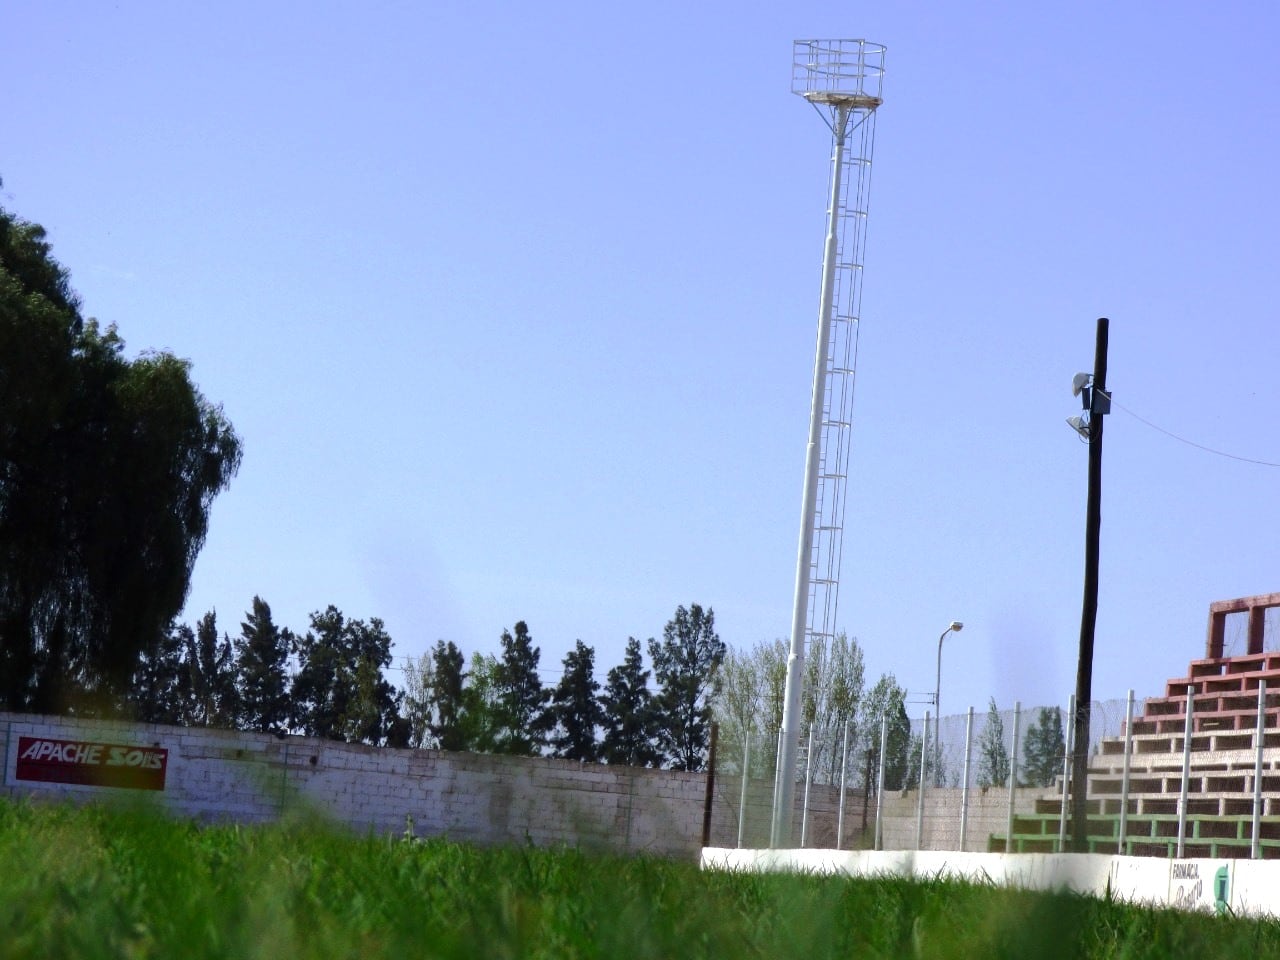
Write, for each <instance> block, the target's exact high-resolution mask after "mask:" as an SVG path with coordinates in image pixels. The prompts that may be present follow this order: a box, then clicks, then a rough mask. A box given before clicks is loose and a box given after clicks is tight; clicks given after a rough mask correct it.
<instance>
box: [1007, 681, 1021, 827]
mask: <svg viewBox="0 0 1280 960" xmlns="http://www.w3.org/2000/svg"><path fill="white" fill-rule="evenodd" d="M1021 719H1022V701H1021V700H1015V701H1014V702H1013V750H1012V752H1011V753H1010V754H1009V824H1008V827H1007V828H1006V830H1005V834H1004V852H1005V853H1013V852H1015V851H1014V849H1013V807H1014V803H1015V801H1016V800H1017V790H1018V723H1019V722H1020V721H1021Z"/></svg>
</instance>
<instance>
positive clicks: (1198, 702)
mask: <svg viewBox="0 0 1280 960" xmlns="http://www.w3.org/2000/svg"><path fill="white" fill-rule="evenodd" d="M1274 607H1280V594H1275V593H1273V594H1265V595H1263V596H1257V597H1242V598H1240V599H1237V600H1225V601H1218V602H1216V603H1213V604H1211V605H1210V607H1209V632H1208V639H1207V642H1206V645H1205V654H1206V655H1205V657H1204V658H1203V659H1200V660H1193V661H1191V663H1190V665H1189V668H1188V672H1187V676H1185V677H1176V678H1173V679H1170V680H1169V681H1168V682H1167V683H1166V686H1165V694H1164V696H1161V697H1151V698H1149V699H1148V700H1147V701H1146V703H1145V704H1144V705H1143V710H1142V714H1141V715H1140V716H1138V717H1134V718H1133V719H1132V721H1131V726H1132V730H1131V731H1129V733H1131V740H1132V748H1131V750H1132V752H1131V754H1130V757H1129V792H1128V803H1127V808H1128V809H1127V813H1126V823H1125V841H1124V846H1123V849H1120V839H1119V838H1120V814H1121V809H1120V808H1121V803H1122V802H1123V780H1124V755H1125V743H1126V737H1125V735H1124V734H1123V733H1122V734H1121V735H1120V736H1116V737H1108V738H1104V739H1103V740H1102V742H1101V743H1100V745H1099V748H1098V750H1097V751H1096V752H1095V753H1094V754H1093V755H1092V756H1091V757H1090V761H1089V776H1088V785H1087V797H1088V800H1087V810H1088V819H1087V823H1088V831H1087V832H1088V848H1089V850H1090V852H1096V853H1121V854H1127V855H1131V856H1144V855H1145V856H1162V857H1167V856H1174V855H1175V854H1176V852H1177V834H1178V812H1179V811H1178V803H1179V799H1180V795H1181V791H1182V761H1183V751H1184V745H1185V740H1186V729H1187V700H1188V696H1190V698H1191V706H1192V711H1191V713H1192V717H1191V753H1190V764H1189V768H1190V773H1189V777H1188V788H1187V809H1186V820H1187V823H1186V836H1185V841H1184V854H1185V855H1186V856H1188V857H1200V856H1203V857H1249V856H1250V854H1251V845H1252V829H1253V815H1254V787H1255V775H1256V774H1255V769H1256V763H1257V754H1256V744H1255V739H1256V737H1257V736H1258V731H1257V722H1258V693H1259V688H1260V686H1261V684H1262V683H1263V682H1264V681H1265V683H1266V693H1265V702H1264V705H1263V712H1264V723H1263V730H1262V747H1263V754H1262V773H1261V787H1262V790H1261V794H1262V799H1261V811H1260V814H1261V819H1260V825H1259V836H1260V850H1259V852H1260V855H1261V856H1262V857H1263V858H1264V859H1280V653H1275V652H1272V653H1268V652H1264V650H1263V645H1264V644H1263V641H1264V630H1263V625H1264V622H1265V621H1264V618H1265V612H1266V610H1268V609H1271V608H1274ZM1237 614H1239V615H1245V616H1247V617H1248V643H1247V650H1246V652H1245V653H1244V654H1241V655H1238V656H1224V647H1225V642H1224V641H1225V633H1226V622H1227V617H1229V616H1231V615H1237ZM1061 823H1062V796H1061V783H1059V784H1058V786H1057V791H1056V793H1054V794H1052V795H1050V794H1048V793H1046V795H1045V796H1044V797H1042V798H1041V799H1039V800H1037V801H1036V807H1035V812H1034V813H1032V814H1027V815H1024V816H1019V817H1015V818H1014V823H1013V836H1012V837H1011V838H1008V837H1005V836H1004V835H998V834H997V835H992V837H991V838H990V841H989V843H988V849H989V850H992V851H1014V852H1023V853H1032V852H1055V851H1057V850H1058V849H1059V846H1060V841H1059V838H1060V834H1061Z"/></svg>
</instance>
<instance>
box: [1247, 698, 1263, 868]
mask: <svg viewBox="0 0 1280 960" xmlns="http://www.w3.org/2000/svg"><path fill="white" fill-rule="evenodd" d="M1266 736H1267V681H1266V680H1259V681H1258V725H1257V727H1256V729H1255V730H1254V734H1253V833H1252V834H1251V836H1252V838H1253V839H1252V842H1250V844H1249V856H1250V857H1251V858H1252V859H1254V860H1257V859H1258V858H1259V857H1261V856H1262V749H1263V746H1264V744H1265V741H1266Z"/></svg>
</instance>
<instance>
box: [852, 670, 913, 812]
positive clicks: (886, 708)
mask: <svg viewBox="0 0 1280 960" xmlns="http://www.w3.org/2000/svg"><path fill="white" fill-rule="evenodd" d="M906 699H907V692H906V690H904V689H903V688H902V687H901V686H899V684H898V681H897V678H895V677H894V675H893V674H892V673H884V674H881V675H880V679H879V680H877V681H876V682H875V683H874V684H873V685H872V687H871V689H870V690H868V691H867V694H866V696H865V697H864V698H863V700H862V703H861V704H860V706H859V712H858V727H859V729H860V730H861V737H860V738H859V742H860V743H861V744H862V748H863V749H864V750H870V751H871V752H872V758H873V765H874V766H875V768H876V769H878V768H879V762H880V718H881V717H887V718H888V720H889V723H888V727H887V728H886V732H885V763H884V788H885V790H901V789H903V788H905V787H907V786H908V781H909V780H910V776H909V771H910V770H911V768H912V761H911V721H910V720H909V719H908V718H907V707H906ZM919 762H920V758H919V755H918V754H917V756H916V758H915V765H916V767H918V766H919Z"/></svg>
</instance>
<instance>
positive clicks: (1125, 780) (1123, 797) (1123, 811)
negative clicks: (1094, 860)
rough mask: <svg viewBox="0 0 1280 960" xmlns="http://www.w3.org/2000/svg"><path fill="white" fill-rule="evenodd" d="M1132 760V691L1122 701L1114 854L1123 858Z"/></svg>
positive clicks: (1126, 832)
mask: <svg viewBox="0 0 1280 960" xmlns="http://www.w3.org/2000/svg"><path fill="white" fill-rule="evenodd" d="M1132 760H1133V691H1132V690H1130V691H1129V695H1128V696H1127V697H1126V698H1125V701H1124V767H1123V770H1122V773H1121V775H1120V838H1119V840H1117V842H1116V853H1118V854H1119V855H1120V856H1122V857H1123V856H1124V848H1125V841H1126V840H1127V839H1128V833H1129V768H1130V765H1131V764H1132Z"/></svg>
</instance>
